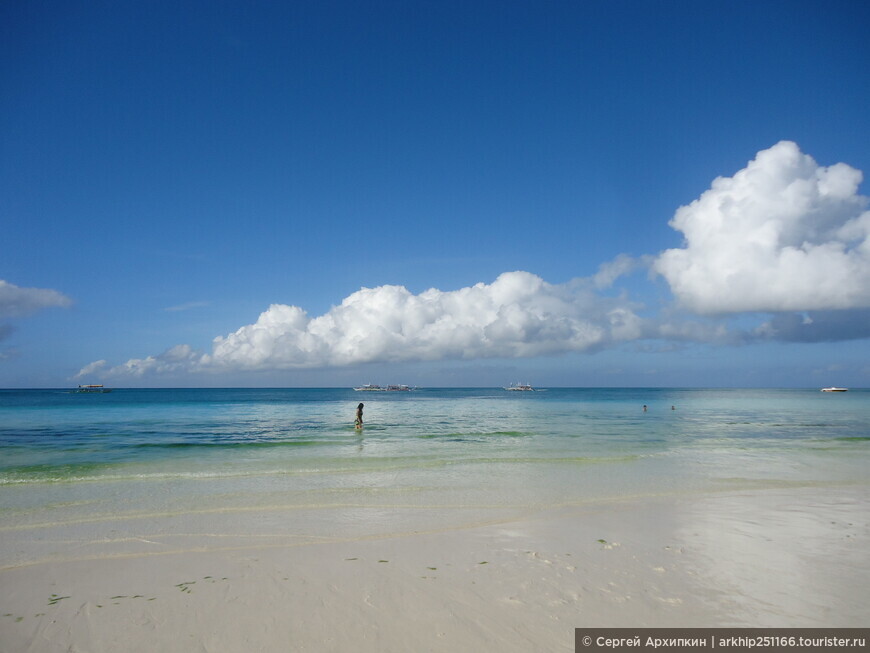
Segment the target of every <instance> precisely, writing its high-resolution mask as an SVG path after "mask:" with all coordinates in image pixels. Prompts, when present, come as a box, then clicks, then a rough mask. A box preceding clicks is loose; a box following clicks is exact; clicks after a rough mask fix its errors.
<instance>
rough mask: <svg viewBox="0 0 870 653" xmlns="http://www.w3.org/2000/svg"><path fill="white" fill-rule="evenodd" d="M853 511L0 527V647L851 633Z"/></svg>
mask: <svg viewBox="0 0 870 653" xmlns="http://www.w3.org/2000/svg"><path fill="white" fill-rule="evenodd" d="M868 505H870V497H868V494H867V489H866V487H864V486H846V487H839V488H811V487H810V488H808V487H800V488H787V487H785V488H778V489H759V490H741V491H735V492H724V493H712V494H706V495H696V496H691V497H686V496H670V497H667V496H663V497H653V498H649V497H647V498H639V499H621V500H612V501H602V502H597V503H592V504H586V505H582V504H580V505H567V506H561V507H558V508H554V509H551V510H536V511H527V512H525V513H524V514H515V515H511V516H505V515H494V514H487V513H486V512H485V511H483V512H481V514H479V515H478V516H477V517H478V518H477V519H476V520H472V522H469V521H468V519H467V517H464V518H463V520H462V523H457V524H456V525H454V526H453V527H441V526H439V527H438V529H437V530H433V531H430V532H424V531H421V530H420V529H419V528H416V531H415V530H411V531H409V532H403V529H402V524H394V525H393V526H394V528H392V529H385V530H384V531H383V532H381V533H378V534H373V535H366V536H359V535H357V536H354V537H348V538H342V537H337V536H335V535H334V534H333V535H329V536H323V537H318V536H317V535H316V534H314V533H312V532H311V529H308V530H307V531H306V530H305V529H300V532H305V535H299V536H294V535H288V534H287V533H286V532H281V533H276V534H271V535H270V534H269V533H267V532H257V533H256V535H251V534H249V533H250V531H248V532H246V527H245V522H244V520H243V519H239V518H238V517H239V513H221V512H213V513H209V515H208V516H207V524H206V525H207V527H208V528H207V529H203V528H197V529H195V532H184V531H183V529H180V528H179V527H178V526H177V523H176V522H173V523H172V524H170V523H169V520H168V518H166V519H164V520H163V521H161V519H160V518H149V519H148V520H143V521H142V522H141V523H139V524H135V523H134V524H131V523H129V520H128V521H127V523H125V524H114V525H113V524H112V523H111V522H106V521H100V522H97V523H95V524H92V525H84V526H83V525H81V524H79V525H77V526H76V527H75V528H72V527H70V526H69V525H66V526H65V525H54V526H50V525H43V526H42V527H39V528H28V529H23V530H22V529H17V530H14V531H12V530H9V531H7V532H4V533H0V536H2V537H3V538H4V540H5V542H6V543H5V544H4V545H3V549H2V558H0V651H3V652H9V653H12V652H15V653H21V652H25V651H33V652H37V651H38V652H40V653H49V652H53V651H82V652H84V651H87V652H88V653H100V652H104V651H105V652H108V651H112V652H117V651H129V652H136V651H142V652H146V651H147V652H148V653H153V652H155V651H161V652H170V651H184V652H185V653H189V652H191V651H210V652H242V651H318V652H320V651H360V652H363V653H365V652H379V653H380V652H389V651H397V652H398V651H402V652H407V651H415V652H417V651H450V652H456V651H476V652H484V651H518V652H519V651H522V652H527V651H528V652H531V651H571V650H573V641H574V640H573V637H574V635H573V633H574V628H575V627H607V626H612V627H616V626H632V627H639V626H658V627H664V626H682V627H700V626H779V627H790V626H794V627H797V626H827V627H837V626H867V625H868V623H867V616H866V615H867V612H866V610H867V605H870V553H868V551H870V547H868V535H870V526H868V515H870V511H868ZM324 513H325V514H322V515H320V518H321V519H323V520H325V521H328V517H329V515H328V513H329V511H328V510H324ZM200 519H201V516H200ZM271 519H273V520H281V519H286V520H294V519H299V516H298V514H295V513H291V512H288V513H287V514H286V515H281V514H279V515H272V516H271ZM198 523H201V522H198ZM415 527H416V524H415ZM261 530H262V529H261ZM118 533H120V535H118V536H115V537H113V534H118ZM25 551H39V552H40V553H39V554H38V556H35V557H34V556H32V555H31V556H30V557H28V555H26V554H25V553H23V552H25Z"/></svg>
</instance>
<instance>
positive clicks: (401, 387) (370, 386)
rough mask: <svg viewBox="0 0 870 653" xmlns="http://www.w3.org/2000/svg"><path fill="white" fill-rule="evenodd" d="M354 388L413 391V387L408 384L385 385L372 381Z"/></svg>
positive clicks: (370, 390) (380, 390)
mask: <svg viewBox="0 0 870 653" xmlns="http://www.w3.org/2000/svg"><path fill="white" fill-rule="evenodd" d="M354 390H356V391H357V392H411V388H410V387H408V386H406V385H388V386H387V387H383V386H380V385H374V384H371V383H366V384H365V385H361V386H360V387H358V388H354Z"/></svg>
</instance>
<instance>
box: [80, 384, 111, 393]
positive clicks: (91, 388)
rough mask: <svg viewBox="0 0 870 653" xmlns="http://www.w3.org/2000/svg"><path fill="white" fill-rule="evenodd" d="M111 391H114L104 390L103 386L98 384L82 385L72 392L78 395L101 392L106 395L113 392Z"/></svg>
mask: <svg viewBox="0 0 870 653" xmlns="http://www.w3.org/2000/svg"><path fill="white" fill-rule="evenodd" d="M111 391H112V389H111V388H104V387H103V386H102V385H96V384H91V385H80V386H79V387H78V388H76V389H75V390H71V392H74V393H76V394H78V393H101V392H102V393H105V392H111Z"/></svg>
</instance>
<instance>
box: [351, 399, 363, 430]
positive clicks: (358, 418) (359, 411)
mask: <svg viewBox="0 0 870 653" xmlns="http://www.w3.org/2000/svg"><path fill="white" fill-rule="evenodd" d="M362 411H363V404H360V405H359V406H357V407H356V421H355V422H354V423H353V425H354V426H355V427H356V428H358V429H361V428H362V425H363V419H362Z"/></svg>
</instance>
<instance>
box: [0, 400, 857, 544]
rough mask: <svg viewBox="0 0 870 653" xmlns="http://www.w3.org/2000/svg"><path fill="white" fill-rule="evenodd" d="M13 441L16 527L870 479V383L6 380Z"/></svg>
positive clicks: (8, 506) (339, 516)
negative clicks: (315, 384) (823, 386)
mask: <svg viewBox="0 0 870 653" xmlns="http://www.w3.org/2000/svg"><path fill="white" fill-rule="evenodd" d="M359 402H364V403H365V427H364V429H363V430H362V431H356V430H355V429H354V428H353V418H354V413H355V409H356V405H357V403H359ZM644 405H646V406H647V407H648V409H647V411H646V412H644V411H643V409H642V407H643V406H644ZM672 407H673V409H672ZM0 447H2V458H0V517H2V519H3V523H2V526H3V527H4V528H6V529H9V528H18V527H26V526H27V525H32V524H42V523H46V524H47V523H56V522H58V521H75V520H88V519H101V518H102V517H101V515H102V516H106V515H109V514H111V515H113V516H114V517H117V516H119V515H120V516H123V515H142V514H146V513H148V514H151V513H153V514H158V513H159V514H164V515H165V514H170V515H181V514H189V513H191V512H195V511H207V510H227V511H232V510H234V509H237V510H243V509H244V510H251V509H254V510H256V509H258V508H262V509H263V510H264V511H266V509H267V508H269V507H272V506H281V507H285V508H286V507H288V506H290V507H293V506H296V507H299V508H302V507H311V508H318V507H319V508H323V507H329V508H330V509H333V510H338V511H339V512H337V513H335V516H334V519H335V520H338V521H341V520H344V523H347V522H349V521H352V520H353V519H354V516H353V515H352V514H351V513H352V512H353V510H355V509H357V508H360V507H364V508H378V507H384V508H385V509H386V508H390V509H392V510H394V511H395V510H400V509H401V510H407V511H413V510H415V509H424V508H425V509H427V510H430V511H437V510H442V511H444V512H445V514H446V513H447V512H449V511H451V510H452V511H456V510H461V509H463V508H467V507H478V508H502V507H509V508H516V507H523V508H527V509H535V508H537V507H540V506H550V505H554V504H559V503H577V502H583V501H596V500H601V499H609V498H618V497H625V496H649V495H662V494H685V493H697V492H710V491H714V492H715V491H721V490H735V489H736V490H739V489H742V488H750V489H756V488H765V487H777V486H783V485H787V486H814V485H819V486H824V485H838V484H857V485H862V484H866V483H867V469H868V462H870V391H861V390H851V391H850V392H847V393H842V394H828V393H821V392H819V391H818V390H817V389H812V390H809V389H808V390H757V389H753V390H731V389H724V390H723V389H715V390H703V389H658V388H657V389H561V388H553V389H549V390H546V391H540V392H533V393H518V392H506V391H504V390H502V389H477V388H475V389H421V390H416V391H414V392H410V393H360V392H354V391H353V390H350V389H220V390H214V389H208V390H193V389H182V390H171V389H152V390H124V389H119V390H115V391H114V392H112V393H109V394H72V393H68V392H65V391H60V390H57V391H52V390H6V391H0ZM341 511H344V512H341ZM391 514H395V513H385V514H383V515H381V516H380V517H378V518H379V519H384V520H389V519H391V518H392V517H391ZM372 519H373V517H372V511H371V510H369V511H368V512H367V514H366V517H365V520H366V521H367V522H370V521H371V520H372Z"/></svg>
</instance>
